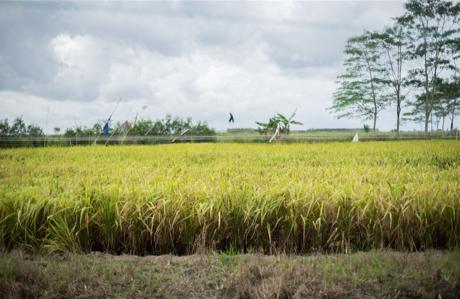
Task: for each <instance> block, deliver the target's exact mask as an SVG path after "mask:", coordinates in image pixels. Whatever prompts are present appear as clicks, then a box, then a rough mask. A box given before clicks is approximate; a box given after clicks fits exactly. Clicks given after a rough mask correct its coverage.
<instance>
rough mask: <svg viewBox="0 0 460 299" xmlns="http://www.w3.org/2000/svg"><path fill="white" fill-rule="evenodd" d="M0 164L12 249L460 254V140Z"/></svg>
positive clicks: (3, 222)
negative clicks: (454, 251)
mask: <svg viewBox="0 0 460 299" xmlns="http://www.w3.org/2000/svg"><path fill="white" fill-rule="evenodd" d="M0 161H1V162H0V165H1V168H0V240H1V241H3V243H4V244H3V245H4V246H5V247H6V248H16V247H22V248H30V249H42V250H46V251H49V252H62V251H74V252H79V251H84V252H88V251H94V250H98V251H104V252H111V253H135V254H152V253H154V254H161V253H175V254H187V253H194V252H197V251H199V250H202V249H215V250H222V251H228V250H229V249H231V248H234V249H235V250H236V251H238V252H247V251H251V250H256V251H263V252H265V253H277V252H292V253H306V252H312V251H327V252H350V251H354V250H369V249H373V248H394V249H400V250H418V249H427V248H455V247H458V246H459V244H460V220H459V219H460V201H459V200H458V198H459V195H460V183H459V180H458V178H459V177H460V143H459V142H455V141H407V142H386V143H374V142H368V143H359V144H349V143H347V144H343V143H342V144H340V143H331V144H310V145H309V144H291V145H267V144H263V145H262V144H259V145H257V144H224V145H223V144H178V145H159V146H154V147H141V146H126V147H99V146H94V147H72V148H52V147H50V148H33V149H26V148H21V149H9V150H1V151H0ZM232 250H233V249H232Z"/></svg>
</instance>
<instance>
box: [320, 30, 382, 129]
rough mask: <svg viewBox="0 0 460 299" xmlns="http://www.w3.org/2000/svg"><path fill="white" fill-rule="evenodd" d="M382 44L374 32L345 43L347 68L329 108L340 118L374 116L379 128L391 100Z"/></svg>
mask: <svg viewBox="0 0 460 299" xmlns="http://www.w3.org/2000/svg"><path fill="white" fill-rule="evenodd" d="M380 57H381V48H380V47H379V45H378V42H377V41H376V40H375V39H374V38H373V34H372V33H371V32H367V31H366V32H365V33H364V34H363V35H360V36H356V37H352V38H350V39H349V40H348V41H347V44H346V46H345V61H344V67H345V71H344V73H343V74H342V75H340V76H338V78H337V79H338V80H337V83H338V88H337V91H336V92H335V93H334V102H333V105H332V107H330V108H329V109H330V110H331V111H333V112H335V113H338V114H339V115H338V118H343V117H356V116H357V117H360V118H362V119H365V120H372V121H373V126H372V129H373V130H374V132H375V129H376V125H377V119H378V115H379V113H380V111H381V110H382V109H383V108H384V107H385V105H386V104H387V97H386V96H385V95H384V94H383V85H382V78H381V76H382V72H383V69H382V68H381V66H380V61H379V60H380Z"/></svg>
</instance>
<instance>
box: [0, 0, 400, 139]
mask: <svg viewBox="0 0 460 299" xmlns="http://www.w3.org/2000/svg"><path fill="white" fill-rule="evenodd" d="M402 12H403V3H402V2H398V1H391V2H388V1H387V2H376V1H368V2H363V1H360V2H351V1H349V2H345V1H340V2H326V1H321V2H320V1H318V2H239V1H238V2H236V1H235V2H218V3H216V2H215V3H211V2H181V1H173V2H91V3H90V2H43V3H36V2H34V3H25V2H21V3H8V2H0V119H3V118H9V119H12V118H14V117H15V116H18V115H22V116H23V117H24V119H25V120H26V121H27V122H33V123H35V124H38V125H40V126H42V127H47V128H48V131H50V130H51V129H52V128H53V127H56V126H58V127H61V128H65V127H69V126H75V125H90V124H93V123H95V122H96V121H98V120H101V119H104V118H106V117H107V116H108V114H110V112H111V111H112V110H113V109H114V108H115V106H116V103H117V102H118V101H120V104H119V107H118V109H117V111H116V112H115V114H114V116H113V119H114V120H115V121H118V120H125V119H133V118H134V117H135V116H136V115H139V117H141V118H161V117H164V116H165V115H166V114H172V115H177V116H191V117H193V119H196V120H205V121H207V122H208V123H209V124H210V125H211V126H212V127H214V128H217V129H220V130H223V129H226V128H227V127H228V124H227V122H226V121H227V115H228V112H230V111H231V112H233V114H234V115H235V118H236V123H235V125H234V127H255V124H254V121H255V120H259V121H261V120H266V119H267V118H268V117H269V116H271V115H272V114H274V113H275V112H282V113H285V114H290V113H292V111H293V110H294V109H296V108H297V109H298V119H299V120H301V121H303V122H304V123H305V125H304V126H303V128H305V129H307V128H320V127H329V128H333V127H361V126H362V122H361V121H360V120H345V119H341V120H337V119H336V118H335V117H334V115H331V114H330V113H329V112H328V111H326V108H327V107H329V106H330V105H331V104H332V93H333V91H334V89H335V84H334V81H335V77H336V76H337V74H338V73H339V72H340V71H341V64H342V58H343V48H344V45H345V41H346V40H347V38H349V37H350V36H353V35H356V34H360V33H361V32H362V31H363V30H364V29H381V28H383V27H384V26H385V25H389V24H391V23H392V17H395V16H398V15H401V14H402ZM145 106H147V107H146V108H145ZM143 107H144V109H142V108H143ZM378 127H379V128H380V129H383V130H389V129H392V128H393V127H394V116H393V113H392V110H389V111H388V112H387V113H385V115H383V116H382V117H381V119H380V120H379V122H378ZM406 128H407V127H406Z"/></svg>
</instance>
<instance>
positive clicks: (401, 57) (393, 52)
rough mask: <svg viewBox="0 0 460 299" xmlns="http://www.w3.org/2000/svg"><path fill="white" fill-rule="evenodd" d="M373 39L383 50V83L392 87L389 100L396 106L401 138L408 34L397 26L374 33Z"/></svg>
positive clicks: (397, 128) (397, 127)
mask: <svg viewBox="0 0 460 299" xmlns="http://www.w3.org/2000/svg"><path fill="white" fill-rule="evenodd" d="M372 38H373V39H375V40H376V41H377V43H378V46H379V47H381V49H382V54H383V55H382V57H381V61H382V67H383V73H384V77H383V78H382V83H384V84H386V85H387V86H389V87H390V90H391V92H390V93H391V96H390V97H389V99H390V101H391V102H392V103H395V105H396V132H397V135H398V136H399V132H400V127H401V111H402V104H403V101H404V99H405V97H406V95H405V94H403V92H402V89H403V86H404V85H405V84H406V82H407V78H406V74H405V70H404V67H405V64H406V60H407V59H408V53H407V44H408V38H409V37H408V32H407V30H406V29H405V28H404V27H403V26H401V25H398V24H396V25H394V26H392V27H388V28H386V29H385V30H384V31H383V32H382V33H373V34H372Z"/></svg>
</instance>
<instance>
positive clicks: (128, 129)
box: [64, 115, 216, 137]
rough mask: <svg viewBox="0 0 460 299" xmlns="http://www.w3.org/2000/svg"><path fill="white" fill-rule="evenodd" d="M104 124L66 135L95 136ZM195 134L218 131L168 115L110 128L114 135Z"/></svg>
mask: <svg viewBox="0 0 460 299" xmlns="http://www.w3.org/2000/svg"><path fill="white" fill-rule="evenodd" d="M102 126H103V125H102V124H101V123H96V124H94V125H93V126H92V127H74V128H69V129H67V130H66V131H65V133H64V136H66V137H74V136H95V135H99V134H101V132H102ZM183 133H186V134H189V135H194V136H212V135H216V131H215V130H214V129H212V128H210V127H209V126H208V124H207V123H206V122H201V121H199V122H196V123H194V122H193V120H192V118H190V117H188V118H179V117H175V118H173V117H172V116H171V115H167V116H166V117H165V118H164V119H158V120H150V119H142V120H134V121H124V122H117V123H116V124H115V125H114V127H113V128H111V130H110V134H111V135H112V134H113V135H132V136H171V135H180V134H183Z"/></svg>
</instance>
